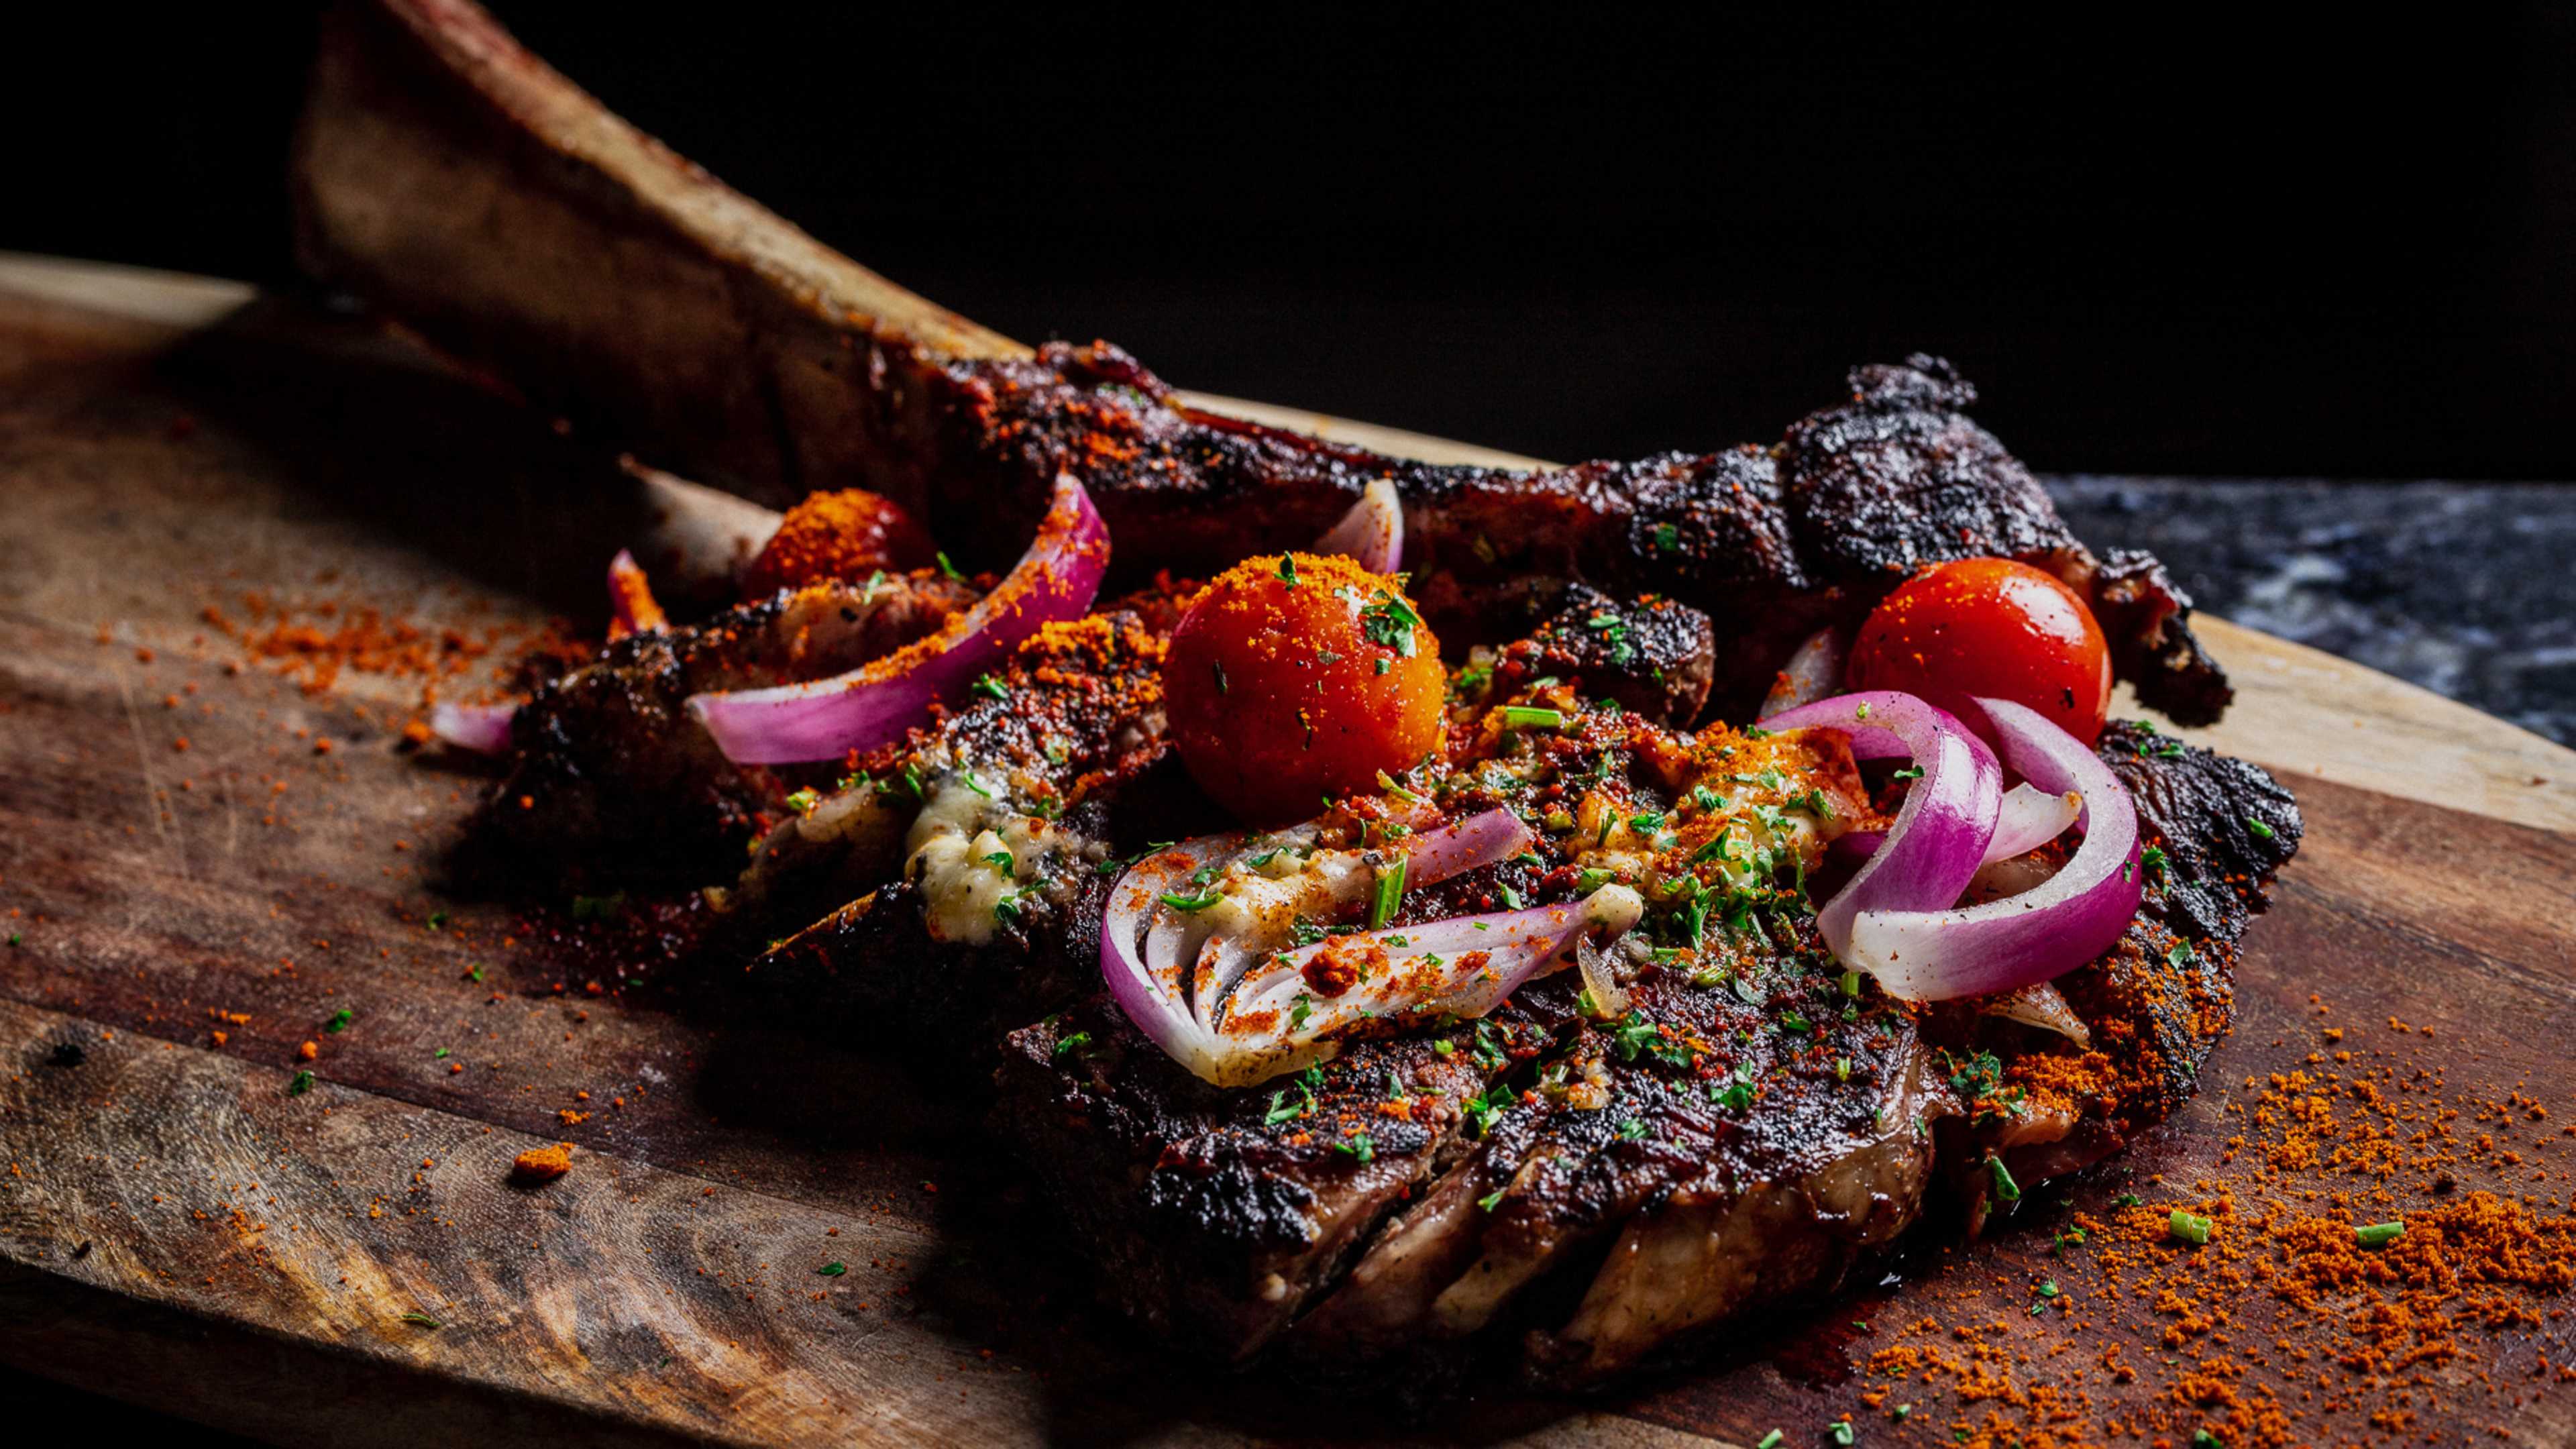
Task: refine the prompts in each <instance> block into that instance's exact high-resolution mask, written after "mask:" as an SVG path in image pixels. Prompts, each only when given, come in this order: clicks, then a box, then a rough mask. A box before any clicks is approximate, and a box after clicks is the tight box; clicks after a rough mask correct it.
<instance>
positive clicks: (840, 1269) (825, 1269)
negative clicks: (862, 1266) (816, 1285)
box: [814, 1258, 850, 1278]
mask: <svg viewBox="0 0 2576 1449" xmlns="http://www.w3.org/2000/svg"><path fill="white" fill-rule="evenodd" d="M814 1271H815V1272H816V1273H818V1274H820V1275H821V1276H823V1277H826V1278H838V1277H840V1276H841V1275H842V1274H844V1273H846V1272H848V1271H850V1265H849V1264H847V1263H844V1262H842V1261H840V1260H839V1259H837V1258H835V1259H833V1260H832V1261H831V1262H829V1263H826V1264H824V1265H823V1266H822V1267H820V1268H817V1269H815V1270H814Z"/></svg>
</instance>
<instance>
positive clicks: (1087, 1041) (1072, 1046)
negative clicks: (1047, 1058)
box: [1050, 1031, 1091, 1057]
mask: <svg viewBox="0 0 2576 1449" xmlns="http://www.w3.org/2000/svg"><path fill="white" fill-rule="evenodd" d="M1089 1045H1091V1033H1089V1032H1087V1031H1077V1032H1075V1033H1073V1034H1072V1035H1071V1036H1068V1037H1066V1038H1065V1039H1064V1040H1062V1041H1060V1042H1057V1043H1056V1044H1055V1050H1054V1052H1052V1053H1050V1055H1053V1056H1058V1057H1061V1056H1063V1055H1064V1054H1065V1053H1067V1052H1078V1051H1080V1050H1082V1049H1083V1048H1084V1047H1087V1046H1089Z"/></svg>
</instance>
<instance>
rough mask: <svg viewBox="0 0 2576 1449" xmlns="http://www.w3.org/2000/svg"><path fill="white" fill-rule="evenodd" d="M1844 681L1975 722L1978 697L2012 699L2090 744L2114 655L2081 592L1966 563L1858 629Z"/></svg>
mask: <svg viewBox="0 0 2576 1449" xmlns="http://www.w3.org/2000/svg"><path fill="white" fill-rule="evenodd" d="M1846 677H1847V679H1848V681H1849V683H1850V685H1851V687H1852V688H1854V689H1898V690H1903V691H1905V692H1906V693H1908V694H1916V695H1921V696H1922V697H1923V698H1925V699H1928V700H1930V701H1932V702H1933V703H1934V704H1937V705H1940V706H1941V707H1942V708H1944V709H1947V710H1949V711H1951V712H1952V713H1954V714H1960V715H1961V717H1962V718H1965V719H1969V720H1974V719H1975V717H1976V716H1975V715H1974V714H1973V713H1971V712H1963V711H1962V710H1961V705H1962V704H1964V703H1965V701H1966V700H1967V699H1968V698H1969V697H1970V696H1976V695H1982V696H1986V697H1988V698H1994V699H2009V700H2011V701H2013V702H2014V703H2015V704H2024V705H2028V706H2030V707H2031V708H2032V709H2035V710H2037V711H2039V713H2040V714H2041V715H2043V716H2045V717H2046V718H2047V719H2049V720H2051V721H2053V722H2054V723H2056V724H2057V725H2059V726H2060V727H2062V728H2064V729H2065V731H2066V732H2067V733H2068V734H2070V735H2073V736H2075V737H2076V738H2077V739H2079V740H2082V741H2083V742H2084V743H2086V744H2088V745H2089V744H2091V743H2093V741H2094V740H2095V739H2097V738H2099V737H2100V735H2101V733H2102V721H2103V718H2104V717H2105V716H2106V715H2107V714H2108V713H2109V711H2110V708H2111V651H2110V647H2109V646H2108V645H2107V644H2105V643H2104V642H2103V639H2102V626H2101V625H2100V624H2098V623H2096V622H2094V619H2093V611H2092V610H2090V609H2088V608H2086V607H2085V606H2084V601H2083V600H2082V599H2080V598H2078V597H2076V594H2075V591H2074V590H2073V589H2070V588H2068V587H2067V586H2066V585H2064V584H2062V583H2060V582H2058V580H2057V579H2056V578H2054V577H2052V576H2050V575H2048V574H2045V573H2042V572H2040V571H2039V570H2038V569H2035V568H2032V567H2031V566H2030V565H2028V564H2024V563H2015V562H2013V561H2012V560H2011V559H2003V558H1966V559H1960V560H1958V561H1957V562H1954V563H1946V564H1938V565H1935V566H1933V567H1931V568H1928V569H1925V570H1923V571H1922V572H1921V573H1918V574H1916V575H1915V576H1914V577H1912V578H1910V579H1907V580H1906V581H1905V582H1904V583H1902V584H1899V585H1898V586H1897V588H1896V592H1894V593H1892V594H1889V595H1888V596H1887V598H1886V600H1885V601H1884V602H1882V603H1881V604H1880V605H1879V606H1878V608H1877V609H1875V610H1874V611H1872V612H1871V614H1870V616H1869V618H1868V619H1867V620H1866V621H1865V622H1863V623H1862V625H1861V626H1860V637H1859V638H1858V639H1856V640H1854V641H1853V643H1852V651H1851V663H1850V665H1849V666H1848V668H1847V673H1846Z"/></svg>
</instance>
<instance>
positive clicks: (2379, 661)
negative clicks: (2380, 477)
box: [2047, 474, 2576, 744]
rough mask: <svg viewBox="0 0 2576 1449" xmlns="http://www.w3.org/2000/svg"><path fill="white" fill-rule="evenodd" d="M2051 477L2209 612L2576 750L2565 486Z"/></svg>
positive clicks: (2078, 514) (2575, 562)
mask: <svg viewBox="0 0 2576 1449" xmlns="http://www.w3.org/2000/svg"><path fill="white" fill-rule="evenodd" d="M2047 481H2048V486H2049V491H2050V492H2052V493H2054V494H2055V495H2056V497H2057V503H2058V507H2059V509H2060V510H2062V511H2063V512H2064V513H2065V515H2066V519H2067V522H2068V523H2069V524H2070V525H2072V526H2073V528H2074V529H2075V531H2076V533H2077V534H2078V535H2080V536H2081V537H2082V538H2083V539H2084V540H2085V541H2086V542H2087V543H2089V544H2091V545H2093V546H2094V547H2095V548H2096V549H2105V548H2143V549H2148V550H2150V551H2152V552H2153V553H2155V554H2156V556H2157V557H2159V558H2161V559H2163V560H2164V561H2165V566H2166V567H2167V568H2169V569H2171V570H2172V571H2173V575H2174V578H2175V580H2176V581H2177V582H2179V583H2180V584H2181V585H2182V586H2183V587H2184V588H2185V589H2187V590H2189V591H2190V593H2191V595H2192V598H2193V600H2194V602H2195V603H2197V604H2198V605H2199V606H2200V607H2201V608H2204V609H2207V610H2208V611H2210V612H2211V613H2214V614H2223V615H2225V616H2227V617H2228V618H2230V619H2233V620H2235V621H2236V622H2237V623H2239V624H2244V625H2247V626H2249V627H2252V628H2256V629H2261V630H2263V631H2264V632H2266V633H2269V634H2277V635H2279V636H2280V637H2282V638H2284V639H2294V640H2297V641H2298V642H2300V643H2302V644H2309V645H2313V646H2315V647H2316V648H2319V649H2324V650H2328V651H2330V652H2332V653H2335V654H2340V655H2342V656H2344V657H2345V658H2347V659H2351V660H2354V661H2356V662H2358V663H2361V664H2367V665H2369V666H2370V667H2371V668H2373V669H2377V670H2380V671H2382V672H2384V673H2388V674H2394V675H2396V676H2398V677H2399V678H2401V679H2407V680H2412V681H2413V682H2415V683H2417V684H2420V685H2423V686H2425V687H2426V688H2428V689H2432V690H2437V691H2439V692H2440V693H2443V694H2446V695H2449V696H2450V697H2451V698H2453V699H2456V700H2459V701H2461V702H2462V703H2464V704H2471V705H2475V706H2476V707H2478V708H2479V709H2482V710H2485V711H2486V712H2487V713H2489V714H2492V715H2496V716H2498V717H2499V718H2502V719H2507V720H2511V721H2512V722H2513V723H2515V724H2518V725H2521V726H2522V727H2523V728H2525V729H2528V730H2532V731H2534V732H2536V733H2539V734H2542V735H2546V736H2548V737H2549V738H2551V739H2553V740H2557V741H2558V742H2560V743H2561V744H2576V484H2550V483H2435V482H2425V483H2320V482H2299V481H2287V480H2276V479H2226V478H2116V477H2099V476H2091V475H2082V474H2078V475H2070V476H2065V477H2054V478H2050V479H2049V480H2047Z"/></svg>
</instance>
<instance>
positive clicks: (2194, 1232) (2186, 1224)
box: [2165, 1208, 2210, 1243]
mask: <svg viewBox="0 0 2576 1449" xmlns="http://www.w3.org/2000/svg"><path fill="white" fill-rule="evenodd" d="M2209 1229H2210V1221H2209V1219H2207V1218H2205V1217H2202V1216H2200V1215H2199V1214H2197V1213H2187V1212H2184V1211H2183V1210H2182V1209H2181V1208H2175V1209H2174V1210H2173V1215H2172V1216H2171V1217H2169V1218H2167V1219H2165V1231H2166V1232H2168V1233H2170V1234H2172V1235H2173V1236H2175V1237H2177V1238H2180V1239H2182V1240H2183V1241H2184V1242H2186V1243H2206V1242H2208V1241H2209Z"/></svg>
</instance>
